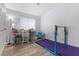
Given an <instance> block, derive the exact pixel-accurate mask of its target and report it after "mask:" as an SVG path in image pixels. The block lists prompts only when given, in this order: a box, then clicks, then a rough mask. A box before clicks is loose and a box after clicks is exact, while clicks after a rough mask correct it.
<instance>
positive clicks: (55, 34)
mask: <svg viewBox="0 0 79 59" xmlns="http://www.w3.org/2000/svg"><path fill="white" fill-rule="evenodd" d="M56 40H57V26H55V33H54V52H55V53H56V47H57V46H56Z"/></svg>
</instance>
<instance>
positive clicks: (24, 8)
mask: <svg viewBox="0 0 79 59" xmlns="http://www.w3.org/2000/svg"><path fill="white" fill-rule="evenodd" d="M59 5H60V4H57V3H40V4H39V3H5V6H6V8H9V9H13V10H15V11H20V12H24V13H28V14H32V15H37V16H41V15H43V14H45V13H46V12H48V11H50V10H51V9H54V8H56V7H57V6H59Z"/></svg>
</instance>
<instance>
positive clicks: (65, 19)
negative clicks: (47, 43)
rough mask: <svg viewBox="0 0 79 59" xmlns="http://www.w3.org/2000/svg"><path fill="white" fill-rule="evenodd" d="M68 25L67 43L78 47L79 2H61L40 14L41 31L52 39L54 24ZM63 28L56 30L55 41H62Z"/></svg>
mask: <svg viewBox="0 0 79 59" xmlns="http://www.w3.org/2000/svg"><path fill="white" fill-rule="evenodd" d="M55 25H60V26H63V25H64V26H67V27H68V44H69V45H72V46H77V47H79V4H78V3H76V4H73V3H72V4H66V3H65V4H62V5H60V6H58V7H56V8H54V9H52V8H51V11H49V12H47V13H45V14H44V15H42V16H41V31H43V32H45V34H46V37H47V38H49V39H51V40H54V37H53V36H54V26H55ZM62 34H63V29H59V30H58V36H59V37H58V38H57V41H58V42H61V43H63V40H64V39H63V35H62Z"/></svg>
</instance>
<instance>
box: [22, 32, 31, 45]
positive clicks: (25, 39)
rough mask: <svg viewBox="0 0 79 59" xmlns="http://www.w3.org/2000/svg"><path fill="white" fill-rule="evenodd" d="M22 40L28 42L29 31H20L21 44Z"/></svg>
mask: <svg viewBox="0 0 79 59" xmlns="http://www.w3.org/2000/svg"><path fill="white" fill-rule="evenodd" d="M24 42H27V43H29V31H24V32H22V45H23V44H24Z"/></svg>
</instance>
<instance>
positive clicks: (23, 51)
mask: <svg viewBox="0 0 79 59" xmlns="http://www.w3.org/2000/svg"><path fill="white" fill-rule="evenodd" d="M2 56H52V54H50V53H49V52H47V51H46V50H44V49H43V48H42V47H41V46H39V45H38V44H36V43H31V44H25V45H17V46H16V47H15V46H9V47H5V48H4V51H3V53H2Z"/></svg>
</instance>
